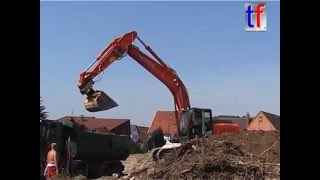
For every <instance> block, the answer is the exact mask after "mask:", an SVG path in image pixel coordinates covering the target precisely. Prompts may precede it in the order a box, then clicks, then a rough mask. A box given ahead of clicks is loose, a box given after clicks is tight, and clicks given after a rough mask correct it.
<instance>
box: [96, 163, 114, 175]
mask: <svg viewBox="0 0 320 180" xmlns="http://www.w3.org/2000/svg"><path fill="white" fill-rule="evenodd" d="M111 174H112V172H111V169H110V166H109V164H108V163H103V164H102V165H101V166H100V170H99V172H98V177H102V176H109V175H111Z"/></svg>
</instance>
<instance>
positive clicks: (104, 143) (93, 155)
mask: <svg viewBox="0 0 320 180" xmlns="http://www.w3.org/2000/svg"><path fill="white" fill-rule="evenodd" d="M52 142H55V143H56V144H57V153H58V166H59V167H58V168H59V172H66V173H67V175H68V176H70V177H73V176H78V175H83V176H85V177H89V178H98V177H101V176H104V175H110V174H113V173H122V171H123V170H124V166H123V165H122V163H121V161H123V160H126V159H127V157H128V156H129V154H130V147H131V145H132V144H131V143H132V140H131V138H130V137H129V136H128V135H117V134H110V133H109V134H107V133H100V132H91V131H88V130H87V129H85V127H84V126H83V125H80V124H78V123H76V122H72V121H66V122H60V121H53V120H43V121H40V176H44V169H45V165H46V155H47V152H48V151H49V150H50V144H51V143H52Z"/></svg>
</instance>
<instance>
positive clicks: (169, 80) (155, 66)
mask: <svg viewBox="0 0 320 180" xmlns="http://www.w3.org/2000/svg"><path fill="white" fill-rule="evenodd" d="M135 39H138V40H139V41H140V42H141V43H142V44H143V45H144V47H145V48H146V49H147V50H148V51H149V52H150V54H152V56H154V58H155V59H153V58H151V57H149V56H148V55H146V54H145V53H143V52H142V51H140V50H139V49H138V47H136V46H135V45H133V42H134V41H135ZM126 55H129V56H130V57H131V58H132V59H134V60H135V61H136V62H138V63H139V64H140V65H141V66H142V67H144V68H145V69H146V70H147V71H149V72H150V73H151V74H153V75H154V76H155V77H156V78H157V79H158V80H160V81H161V82H162V83H163V84H165V85H166V86H167V88H168V89H169V90H170V92H171V93H172V95H173V97H174V104H175V119H176V124H177V130H178V136H181V133H182V132H183V136H189V134H190V133H191V132H190V131H191V129H192V128H190V127H191V124H193V125H194V127H197V128H198V129H202V130H198V131H199V132H200V131H203V129H204V127H203V124H204V121H206V122H210V123H211V110H210V109H199V108H196V109H193V108H191V107H190V102H189V95H188V91H187V89H186V87H185V85H184V84H183V82H182V81H181V79H180V78H179V77H178V75H177V73H176V72H175V71H174V70H173V69H172V68H171V67H169V66H168V65H167V64H165V63H164V62H163V61H162V60H161V59H160V57H159V56H158V55H157V54H156V53H155V52H154V51H153V50H152V49H151V48H150V47H149V46H147V45H146V44H145V43H144V42H143V41H142V40H141V39H140V38H139V37H138V36H137V32H135V31H132V32H129V33H127V34H124V35H123V36H121V37H119V38H116V39H114V40H113V41H112V42H111V43H110V44H109V45H108V46H107V47H106V48H105V49H104V50H103V51H102V52H101V53H99V54H98V55H97V57H96V60H95V61H94V62H93V63H92V64H91V65H90V66H89V67H88V68H87V69H86V70H85V71H84V72H82V73H81V74H80V79H79V83H78V87H79V89H80V92H81V94H83V95H86V96H87V98H86V100H85V103H84V105H85V108H86V110H88V111H89V112H97V111H104V110H108V109H111V108H113V107H116V106H118V104H117V103H116V102H114V101H113V100H112V99H111V98H110V97H109V96H108V95H107V94H105V93H104V92H103V91H100V90H94V89H93V84H94V81H93V78H95V77H96V76H97V75H99V74H100V73H101V72H103V71H104V70H105V69H106V68H107V67H109V66H110V65H111V63H113V62H115V61H116V60H120V59H122V58H123V57H125V56H126ZM195 111H197V112H195ZM205 111H206V113H207V114H208V113H209V116H207V115H206V117H209V121H208V120H206V119H204V118H203V117H204V116H205V115H204V113H203V112H205ZM196 114H198V115H199V117H200V118H198V119H200V120H194V121H193V122H192V119H196V118H195V115H196ZM202 116H203V117H202ZM201 118H202V119H201ZM199 123H200V124H199ZM208 127H209V128H210V124H209V125H208ZM194 129H195V128H194ZM202 134H203V133H202Z"/></svg>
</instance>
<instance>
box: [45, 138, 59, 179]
mask: <svg viewBox="0 0 320 180" xmlns="http://www.w3.org/2000/svg"><path fill="white" fill-rule="evenodd" d="M56 148H57V144H56V143H51V150H50V151H49V152H48V154H47V166H46V169H45V171H44V175H45V176H46V177H47V180H53V177H54V176H55V175H58V173H59V172H58V158H57V151H56Z"/></svg>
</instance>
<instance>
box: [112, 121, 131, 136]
mask: <svg viewBox="0 0 320 180" xmlns="http://www.w3.org/2000/svg"><path fill="white" fill-rule="evenodd" d="M110 132H113V133H115V134H119V135H128V136H130V135H131V130H130V121H127V122H124V123H123V124H121V125H119V126H118V127H116V128H114V129H112V131H110Z"/></svg>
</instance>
